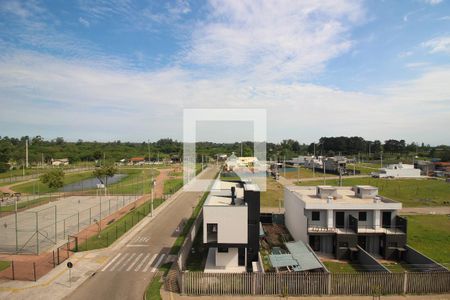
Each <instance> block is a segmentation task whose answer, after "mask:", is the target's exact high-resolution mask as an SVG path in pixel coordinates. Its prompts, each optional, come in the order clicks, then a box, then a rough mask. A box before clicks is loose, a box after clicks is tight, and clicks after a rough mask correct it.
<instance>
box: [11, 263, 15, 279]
mask: <svg viewBox="0 0 450 300" xmlns="http://www.w3.org/2000/svg"><path fill="white" fill-rule="evenodd" d="M11 270H12V280H16V277H15V273H14V261H13V260H12V261H11Z"/></svg>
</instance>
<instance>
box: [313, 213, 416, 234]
mask: <svg viewBox="0 0 450 300" xmlns="http://www.w3.org/2000/svg"><path fill="white" fill-rule="evenodd" d="M307 227H308V233H309V234H321V233H323V234H332V233H336V234H371V233H372V234H381V233H384V234H406V228H407V226H406V219H405V218H402V217H399V216H396V217H395V225H389V226H386V225H385V226H382V225H379V226H375V225H362V224H358V219H356V218H355V217H353V216H349V220H348V225H347V226H344V227H326V226H319V225H314V224H310V222H309V220H308V222H307Z"/></svg>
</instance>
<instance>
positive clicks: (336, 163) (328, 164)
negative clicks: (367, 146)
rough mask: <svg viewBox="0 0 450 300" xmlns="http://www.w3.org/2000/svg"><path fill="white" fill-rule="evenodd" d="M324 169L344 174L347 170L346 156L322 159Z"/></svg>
mask: <svg viewBox="0 0 450 300" xmlns="http://www.w3.org/2000/svg"><path fill="white" fill-rule="evenodd" d="M323 165H324V167H325V171H326V172H329V173H339V172H342V173H343V174H345V173H346V172H347V158H346V157H345V156H333V157H327V158H324V159H323Z"/></svg>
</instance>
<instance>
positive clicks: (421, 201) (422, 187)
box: [298, 177, 450, 207]
mask: <svg viewBox="0 0 450 300" xmlns="http://www.w3.org/2000/svg"><path fill="white" fill-rule="evenodd" d="M326 183H327V185H338V184H339V183H338V180H337V179H333V180H327V182H326ZM321 184H323V181H322V180H317V181H308V182H301V183H298V185H302V186H314V185H321ZM342 184H343V185H344V186H353V185H358V184H362V185H372V186H376V187H378V189H379V194H380V195H381V196H385V197H387V198H390V199H393V200H397V201H400V202H402V203H403V205H404V206H405V207H418V206H443V205H449V202H450V184H449V183H446V182H445V181H442V180H433V179H380V178H370V177H369V178H344V179H343V183H342ZM444 202H446V203H444Z"/></svg>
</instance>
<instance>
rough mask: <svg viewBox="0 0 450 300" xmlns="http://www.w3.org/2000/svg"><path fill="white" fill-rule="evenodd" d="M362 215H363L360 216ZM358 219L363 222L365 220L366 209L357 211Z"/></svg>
mask: <svg viewBox="0 0 450 300" xmlns="http://www.w3.org/2000/svg"><path fill="white" fill-rule="evenodd" d="M362 216H364V217H362ZM358 221H361V222H365V221H367V211H360V212H358Z"/></svg>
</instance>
